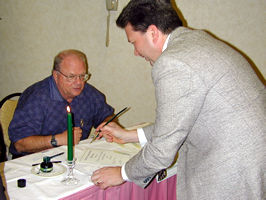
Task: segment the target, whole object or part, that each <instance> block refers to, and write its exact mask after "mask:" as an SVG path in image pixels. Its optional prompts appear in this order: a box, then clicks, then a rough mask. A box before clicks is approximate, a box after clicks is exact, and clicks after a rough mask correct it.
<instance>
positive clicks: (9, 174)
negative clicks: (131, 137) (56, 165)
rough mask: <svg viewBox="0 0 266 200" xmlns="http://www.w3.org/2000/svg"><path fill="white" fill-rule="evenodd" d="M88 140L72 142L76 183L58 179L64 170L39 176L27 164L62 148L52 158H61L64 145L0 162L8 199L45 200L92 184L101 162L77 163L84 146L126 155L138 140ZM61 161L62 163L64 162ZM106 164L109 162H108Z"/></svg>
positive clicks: (62, 159) (135, 149)
mask: <svg viewBox="0 0 266 200" xmlns="http://www.w3.org/2000/svg"><path fill="white" fill-rule="evenodd" d="M90 140H91V139H88V140H85V141H81V142H80V144H78V145H76V146H75V148H74V155H75V157H76V158H77V161H76V166H75V169H74V175H75V177H76V178H78V179H79V183H78V184H77V185H73V186H66V185H64V184H62V183H61V181H62V180H63V179H64V178H65V176H66V173H64V174H62V175H59V176H56V177H49V178H47V177H40V176H38V175H35V174H33V173H31V169H32V166H31V165H32V164H33V163H39V162H42V159H43V157H44V156H52V155H55V154H57V153H60V152H65V154H63V155H61V156H58V157H56V158H53V159H52V160H61V161H65V160H66V158H67V147H66V146H60V147H57V148H53V149H49V150H46V151H43V152H39V153H34V154H31V155H28V156H24V157H21V158H17V159H14V160H10V161H7V162H4V163H1V168H0V169H1V176H2V180H3V182H4V185H6V190H7V194H8V197H9V198H10V199H12V200H20V199H21V200H27V199H34V200H39V199H40V200H41V199H42V200H49V199H59V198H62V197H66V196H69V195H71V194H73V193H76V192H78V191H80V190H83V189H85V188H87V187H89V186H92V185H93V183H92V182H91V175H92V172H93V171H94V170H96V169H98V168H100V167H103V166H104V165H102V164H98V163H80V160H81V157H82V155H83V154H84V152H85V151H86V150H88V149H107V150H115V151H119V152H125V153H126V154H127V155H130V156H129V158H130V157H131V156H133V155H135V154H136V153H137V152H138V151H139V150H140V146H139V145H138V144H125V145H119V144H116V143H107V142H106V141H105V140H104V139H101V140H97V141H94V142H93V143H90ZM62 164H63V165H64V166H66V165H65V162H63V163H62ZM108 165H110V164H109V163H108ZM21 178H23V179H26V187H24V188H19V187H17V180H18V179H21Z"/></svg>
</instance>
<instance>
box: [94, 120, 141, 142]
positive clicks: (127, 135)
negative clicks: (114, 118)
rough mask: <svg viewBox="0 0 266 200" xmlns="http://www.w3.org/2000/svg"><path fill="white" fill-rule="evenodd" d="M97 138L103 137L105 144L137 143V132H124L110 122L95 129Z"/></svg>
mask: <svg viewBox="0 0 266 200" xmlns="http://www.w3.org/2000/svg"><path fill="white" fill-rule="evenodd" d="M96 131H97V132H99V137H98V138H97V139H100V138H101V137H104V138H105V139H106V141H107V142H116V143H118V144H125V143H129V142H138V141H139V139H138V134H137V130H136V129H135V130H130V131H129V130H126V129H123V128H122V127H121V126H119V125H118V124H117V123H115V122H110V123H109V124H108V125H106V126H104V124H100V125H99V126H98V127H97V129H96Z"/></svg>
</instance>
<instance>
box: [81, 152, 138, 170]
mask: <svg viewBox="0 0 266 200" xmlns="http://www.w3.org/2000/svg"><path fill="white" fill-rule="evenodd" d="M132 156H133V155H131V154H130V153H127V152H120V151H115V150H106V149H105V150H103V149H87V150H86V151H85V152H84V154H83V155H82V157H81V159H80V161H79V162H80V163H91V164H96V165H107V166H109V165H112V166H121V165H123V164H124V163H126V162H127V161H128V160H129V159H130V158H131V157H132Z"/></svg>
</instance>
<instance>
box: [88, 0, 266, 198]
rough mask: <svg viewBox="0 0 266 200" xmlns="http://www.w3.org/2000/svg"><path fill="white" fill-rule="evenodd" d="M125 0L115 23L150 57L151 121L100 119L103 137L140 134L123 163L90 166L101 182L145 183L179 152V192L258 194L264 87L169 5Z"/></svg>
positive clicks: (237, 58) (236, 56)
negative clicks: (130, 124) (127, 124)
mask: <svg viewBox="0 0 266 200" xmlns="http://www.w3.org/2000/svg"><path fill="white" fill-rule="evenodd" d="M146 2H147V3H141V1H134V0H131V1H130V2H129V3H128V5H127V6H126V7H125V8H124V9H123V11H122V13H121V14H120V15H119V17H118V19H117V21H116V23H117V25H118V26H119V27H121V28H123V29H124V30H125V32H126V35H127V38H128V41H129V42H130V43H131V44H133V45H134V48H135V50H134V54H135V55H136V56H141V57H143V58H145V60H147V61H149V62H150V64H151V65H152V78H153V83H154V86H155V90H156V91H155V94H156V102H157V109H156V120H155V123H154V125H152V126H148V127H145V128H143V129H138V130H133V131H127V130H124V129H122V128H121V127H120V126H118V125H117V124H115V123H110V124H109V125H107V126H105V127H103V125H100V126H99V129H101V131H102V132H101V135H102V136H104V137H105V138H106V139H107V141H110V142H112V141H115V142H119V143H127V142H138V141H139V142H141V143H142V142H144V143H145V140H146V144H145V145H144V146H143V148H142V149H141V151H140V152H139V153H138V154H136V155H135V156H134V157H133V158H131V159H130V160H129V161H128V162H127V163H126V164H125V165H123V166H122V168H121V167H106V168H102V169H99V170H96V171H95V172H94V173H93V176H92V181H93V182H94V183H95V184H96V185H98V186H99V187H101V188H107V187H110V186H114V185H119V184H121V183H123V182H124V181H127V180H130V181H133V182H134V183H136V184H138V185H140V186H141V187H145V186H147V185H148V183H149V181H151V180H152V178H153V177H154V176H155V175H156V173H157V172H159V171H160V170H162V169H165V168H167V167H169V166H170V165H171V163H172V162H173V161H174V158H175V155H176V153H177V152H179V157H178V160H177V199H180V200H186V199H187V200H191V199H197V200H201V199H211V200H213V199H216V200H217V199H221V200H223V199H262V198H263V190H264V191H265V177H264V176H265V174H264V173H265V171H266V168H265V152H266V149H265V146H266V145H265V143H266V138H265V137H266V136H265V132H266V127H265V121H266V117H265V102H266V95H265V87H264V85H263V84H262V83H261V82H260V81H259V79H258V78H257V76H256V74H255V73H254V72H253V70H252V68H251V66H250V64H249V63H248V62H247V61H246V60H245V59H244V57H243V56H242V55H240V53H238V52H237V51H235V50H234V49H232V48H231V47H229V46H228V45H226V44H225V43H223V42H221V41H219V40H217V39H215V38H213V37H212V36H211V35H209V34H207V33H206V32H204V31H201V30H192V29H188V28H185V27H183V26H182V23H181V21H180V19H179V17H178V15H177V14H176V12H175V11H174V9H173V8H172V7H171V6H167V5H165V4H164V5H163V4H161V5H159V4H157V3H155V2H156V1H153V2H152V1H146Z"/></svg>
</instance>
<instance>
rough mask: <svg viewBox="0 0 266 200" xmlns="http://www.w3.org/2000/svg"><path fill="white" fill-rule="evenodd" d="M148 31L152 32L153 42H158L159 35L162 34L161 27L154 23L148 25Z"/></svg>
mask: <svg viewBox="0 0 266 200" xmlns="http://www.w3.org/2000/svg"><path fill="white" fill-rule="evenodd" d="M148 31H149V32H150V34H151V37H152V41H153V43H154V44H156V43H157V42H158V40H159V35H160V33H159V29H158V28H157V27H156V26H155V25H153V24H152V25H150V26H149V27H148Z"/></svg>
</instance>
